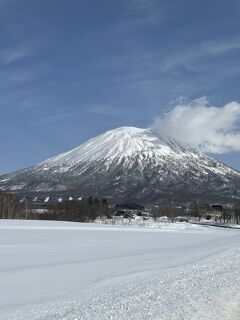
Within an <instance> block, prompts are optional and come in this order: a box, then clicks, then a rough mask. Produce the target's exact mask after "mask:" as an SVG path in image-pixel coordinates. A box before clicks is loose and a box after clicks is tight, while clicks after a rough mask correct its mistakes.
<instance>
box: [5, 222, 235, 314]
mask: <svg viewBox="0 0 240 320" xmlns="http://www.w3.org/2000/svg"><path fill="white" fill-rule="evenodd" d="M157 226H158V227H159V228H153V227H152V228H150V226H149V227H146V228H143V227H142V226H141V227H138V226H137V225H136V226H126V227H124V226H116V225H115V226H111V225H97V224H90V223H71V222H54V221H29V220H28V221H26V220H25V221H23V220H21V221H18V220H0V244H1V245H0V257H1V263H0V284H1V285H0V320H74V319H77V320H109V319H112V320H159V319H161V320H170V319H171V320H182V319H184V320H203V319H204V320H207V319H208V320H210V319H211V320H213V319H217V320H239V319H240V318H239V316H240V290H239V287H240V274H239V264H240V248H239V241H240V232H239V231H238V230H230V229H223V228H216V227H212V228H211V227H206V226H199V225H198V226H197V225H191V224H185V223H173V224H171V228H169V227H168V224H165V223H163V224H162V225H156V227H157Z"/></svg>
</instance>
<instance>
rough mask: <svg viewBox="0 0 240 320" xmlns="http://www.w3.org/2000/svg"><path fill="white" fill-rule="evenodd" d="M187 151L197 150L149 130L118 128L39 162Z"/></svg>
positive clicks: (68, 163)
mask: <svg viewBox="0 0 240 320" xmlns="http://www.w3.org/2000/svg"><path fill="white" fill-rule="evenodd" d="M189 153H192V154H193V153H196V150H194V149H193V148H191V147H189V146H186V145H184V144H181V143H179V142H176V141H175V140H173V139H171V138H167V137H163V138H159V137H157V136H156V135H155V134H154V133H153V132H152V131H151V129H142V128H136V127H120V128H116V129H113V130H109V131H106V132H105V133H103V134H100V135H99V136H97V137H95V138H92V139H90V140H88V141H87V142H85V143H83V144H82V145H80V146H79V147H77V148H75V149H73V150H70V151H68V152H65V153H63V154H60V155H58V156H57V157H53V158H50V159H48V160H46V161H44V162H43V163H42V164H44V165H46V166H49V165H53V164H54V165H60V166H65V167H68V166H72V165H75V164H76V163H78V162H89V161H94V160H98V161H102V160H105V161H107V162H111V161H113V159H118V161H121V160H122V159H123V158H124V159H126V158H135V157H136V156H137V155H140V154H141V155H145V156H149V157H152V156H156V157H161V156H162V155H166V154H176V155H178V156H180V155H182V156H183V155H185V156H186V154H189Z"/></svg>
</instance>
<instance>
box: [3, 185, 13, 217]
mask: <svg viewBox="0 0 240 320" xmlns="http://www.w3.org/2000/svg"><path fill="white" fill-rule="evenodd" d="M15 216H16V201H15V199H14V197H13V196H12V195H11V194H9V193H6V192H3V191H1V190H0V218H1V219H13V218H15Z"/></svg>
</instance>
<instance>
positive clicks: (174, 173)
mask: <svg viewBox="0 0 240 320" xmlns="http://www.w3.org/2000/svg"><path fill="white" fill-rule="evenodd" d="M0 188H3V189H4V190H18V191H21V192H22V191H23V192H24V191H27V192H29V191H30V192H52V191H57V192H62V191H65V192H67V191H68V190H71V192H76V191H77V192H78V193H80V195H90V194H91V195H96V196H100V197H112V198H114V199H120V200H123V199H124V200H130V199H136V198H137V199H142V200H144V201H147V202H148V201H158V200H159V199H162V198H164V197H165V198H166V197H168V198H169V197H174V198H175V197H176V195H178V196H179V199H182V197H183V195H184V194H185V197H186V199H189V195H192V196H193V195H199V194H202V195H203V194H205V197H208V196H209V195H212V196H214V197H215V196H216V195H221V194H223V195H225V194H226V195H228V196H229V197H232V195H234V196H235V197H239V195H240V173H239V172H237V171H235V170H233V169H231V168H229V167H227V166H225V165H224V164H222V163H220V162H218V161H216V160H214V159H212V158H210V157H208V156H207V155H204V154H203V153H200V152H199V151H197V150H195V149H194V148H192V147H190V146H188V145H185V144H183V143H181V142H178V141H176V140H174V139H172V138H170V137H158V136H156V135H155V134H154V133H153V132H152V131H151V129H149V128H148V129H142V128H136V127H120V128H117V129H113V130H109V131H107V132H105V133H103V134H100V135H99V136H97V137H95V138H92V139H90V140H88V141H87V142H85V143H83V144H82V145H80V146H79V147H77V148H75V149H73V150H70V151H68V152H65V153H63V154H60V155H58V156H56V157H53V158H50V159H48V160H46V161H44V162H42V163H40V164H38V165H35V166H33V167H30V168H27V169H24V170H20V171H17V172H14V173H11V174H9V175H5V176H3V177H0Z"/></svg>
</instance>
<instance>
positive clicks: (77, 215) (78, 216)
mask: <svg viewBox="0 0 240 320" xmlns="http://www.w3.org/2000/svg"><path fill="white" fill-rule="evenodd" d="M46 209H47V210H46V212H45V213H38V214H37V215H35V216H36V218H38V219H43V220H61V221H79V222H88V221H94V220H95V219H96V218H97V217H107V218H108V217H110V216H111V213H112V211H111V210H110V209H109V206H108V203H107V201H106V200H105V199H102V200H99V199H94V198H92V197H89V198H83V199H82V200H80V201H79V200H78V201H64V202H62V203H55V204H49V205H48V206H47V207H46ZM30 216H31V214H30Z"/></svg>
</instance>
